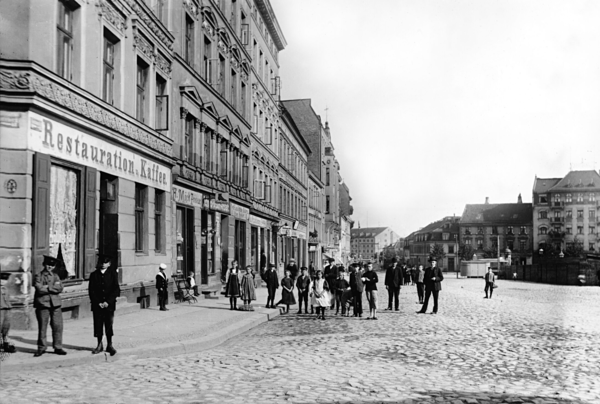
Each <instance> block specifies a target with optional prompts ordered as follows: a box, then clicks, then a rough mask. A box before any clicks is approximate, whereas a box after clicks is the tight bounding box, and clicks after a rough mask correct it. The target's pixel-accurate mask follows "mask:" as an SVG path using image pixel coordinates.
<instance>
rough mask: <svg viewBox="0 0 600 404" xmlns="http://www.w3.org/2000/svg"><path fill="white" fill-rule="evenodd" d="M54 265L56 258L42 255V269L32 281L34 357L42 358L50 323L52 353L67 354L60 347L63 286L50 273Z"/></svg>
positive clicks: (53, 274)
mask: <svg viewBox="0 0 600 404" xmlns="http://www.w3.org/2000/svg"><path fill="white" fill-rule="evenodd" d="M56 264H57V259H56V258H54V257H52V256H49V255H44V262H43V263H42V265H43V266H44V268H43V269H42V270H41V271H40V272H39V273H37V274H35V277H34V280H33V285H34V287H35V295H34V298H33V305H34V307H35V317H36V318H37V322H38V341H37V345H38V349H37V352H36V353H35V354H34V356H42V355H43V354H44V352H46V347H47V343H46V332H47V330H48V322H50V327H51V328H52V346H53V347H54V353H55V354H57V355H66V354H67V353H66V352H65V351H64V349H63V347H62V333H63V317H62V307H61V306H62V301H61V298H60V293H61V292H62V291H63V285H62V283H61V281H60V278H59V277H58V275H57V274H55V273H54V272H52V271H53V269H54V268H55V267H56Z"/></svg>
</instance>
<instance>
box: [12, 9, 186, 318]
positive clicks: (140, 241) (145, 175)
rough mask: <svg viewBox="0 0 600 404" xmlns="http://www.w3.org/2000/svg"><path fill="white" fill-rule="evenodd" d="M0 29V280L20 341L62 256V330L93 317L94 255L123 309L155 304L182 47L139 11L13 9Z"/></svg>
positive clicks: (164, 247) (153, 17)
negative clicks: (48, 272) (113, 275)
mask: <svg viewBox="0 0 600 404" xmlns="http://www.w3.org/2000/svg"><path fill="white" fill-rule="evenodd" d="M2 14H3V24H2V26H1V27H0V38H1V43H0V47H1V48H2V59H1V60H0V77H1V79H0V96H1V100H2V101H1V104H0V107H1V111H0V118H1V119H0V125H1V127H0V130H1V138H0V161H1V165H0V176H1V177H2V182H3V183H6V184H8V186H7V187H3V188H2V191H0V192H1V193H0V212H1V214H0V215H1V217H0V222H1V226H2V232H0V233H1V235H0V262H1V270H2V271H3V272H4V271H8V272H10V273H11V275H10V278H9V288H10V294H11V296H12V301H13V302H14V303H15V309H14V314H15V316H14V318H15V319H14V324H13V326H14V327H18V328H32V327H35V316H34V310H33V307H32V300H33V288H32V279H33V275H34V274H35V273H36V272H38V271H40V270H41V267H42V265H41V263H42V259H43V258H42V256H43V255H45V254H51V255H54V256H58V257H59V258H61V259H62V261H63V262H64V266H63V267H60V268H57V271H58V273H59V275H60V277H61V278H62V279H63V282H64V285H65V289H64V292H63V293H62V297H63V312H64V316H65V318H79V317H84V316H86V315H89V314H90V305H89V297H88V292H87V281H88V279H89V275H90V273H91V272H92V271H93V270H94V269H95V265H96V260H97V256H98V254H103V255H108V256H109V257H110V258H111V260H112V264H113V267H114V269H115V270H118V274H119V282H120V283H121V288H122V297H121V298H120V299H119V301H118V307H119V306H120V305H121V304H127V302H129V303H131V304H140V306H141V307H147V306H148V305H150V304H155V299H156V294H155V293H151V291H152V290H153V284H154V277H155V274H156V272H157V268H158V265H159V264H160V263H161V262H165V263H171V260H172V255H171V249H170V239H171V235H172V234H171V233H172V232H171V214H170V212H171V209H172V174H171V173H172V169H173V166H174V164H175V161H174V159H173V157H172V155H173V150H174V147H175V146H176V144H175V141H174V136H173V135H174V131H173V128H169V125H168V121H167V111H168V104H169V97H170V96H171V91H170V87H171V81H172V68H173V64H174V58H175V55H174V54H173V51H172V49H173V45H174V42H175V37H174V36H173V35H172V34H171V32H170V31H169V30H168V28H167V26H165V25H164V23H163V20H162V19H163V18H164V17H165V16H164V14H161V15H157V14H156V10H154V11H153V9H152V8H151V7H150V6H149V5H148V4H146V3H144V2H142V1H136V0H123V1H116V2H110V1H101V2H88V1H81V0H54V1H41V0H23V1H18V2H4V3H3V6H2Z"/></svg>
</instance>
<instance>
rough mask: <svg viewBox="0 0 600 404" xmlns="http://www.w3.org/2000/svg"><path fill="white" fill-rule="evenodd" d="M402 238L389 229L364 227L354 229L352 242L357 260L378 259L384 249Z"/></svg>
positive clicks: (353, 253) (353, 252)
mask: <svg viewBox="0 0 600 404" xmlns="http://www.w3.org/2000/svg"><path fill="white" fill-rule="evenodd" d="M399 238H400V237H399V236H398V234H396V233H395V232H394V231H393V230H392V229H391V228H389V227H363V228H358V229H352V240H351V242H350V245H351V248H352V255H353V256H354V257H355V258H356V259H360V258H362V259H378V258H379V253H380V252H381V251H383V248H384V247H385V246H387V245H389V244H391V243H394V242H395V241H397V240H398V239H399Z"/></svg>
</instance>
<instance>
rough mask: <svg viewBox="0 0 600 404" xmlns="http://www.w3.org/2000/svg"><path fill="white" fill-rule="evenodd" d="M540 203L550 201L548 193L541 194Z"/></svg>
mask: <svg viewBox="0 0 600 404" xmlns="http://www.w3.org/2000/svg"><path fill="white" fill-rule="evenodd" d="M540 203H548V196H547V195H546V194H541V195H540Z"/></svg>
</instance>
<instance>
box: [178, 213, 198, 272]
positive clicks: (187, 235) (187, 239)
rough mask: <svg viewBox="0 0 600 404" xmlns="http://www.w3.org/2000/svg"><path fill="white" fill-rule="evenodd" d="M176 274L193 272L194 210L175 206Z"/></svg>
mask: <svg viewBox="0 0 600 404" xmlns="http://www.w3.org/2000/svg"><path fill="white" fill-rule="evenodd" d="M176 234H177V239H176V240H177V272H178V273H181V274H183V275H184V276H185V277H187V276H188V273H189V272H190V271H193V270H194V210H193V209H189V208H186V207H183V206H177V233H176Z"/></svg>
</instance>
